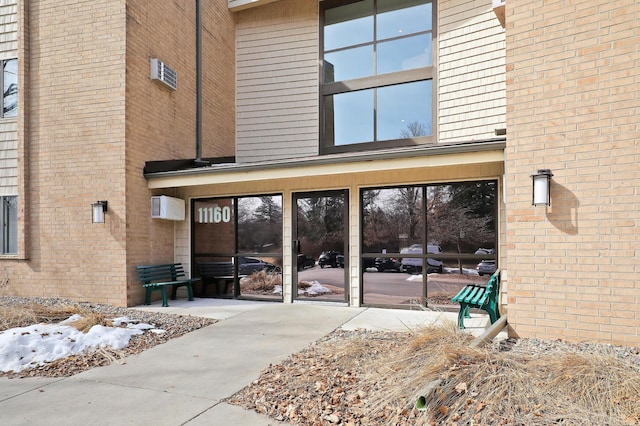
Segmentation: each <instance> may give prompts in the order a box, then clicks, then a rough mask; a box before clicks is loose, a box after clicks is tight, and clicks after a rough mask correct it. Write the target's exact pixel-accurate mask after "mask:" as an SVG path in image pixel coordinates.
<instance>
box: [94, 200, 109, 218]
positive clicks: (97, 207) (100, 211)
mask: <svg viewBox="0 0 640 426" xmlns="http://www.w3.org/2000/svg"><path fill="white" fill-rule="evenodd" d="M106 212H107V202H106V201H96V202H95V203H91V223H104V218H105V213H106Z"/></svg>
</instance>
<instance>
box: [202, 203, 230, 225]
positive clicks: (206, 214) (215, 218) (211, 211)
mask: <svg viewBox="0 0 640 426" xmlns="http://www.w3.org/2000/svg"><path fill="white" fill-rule="evenodd" d="M220 222H224V223H228V222H231V207H229V206H225V207H220V206H215V207H200V208H199V209H198V223H220Z"/></svg>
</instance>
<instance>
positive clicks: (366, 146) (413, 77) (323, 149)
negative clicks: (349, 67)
mask: <svg viewBox="0 0 640 426" xmlns="http://www.w3.org/2000/svg"><path fill="white" fill-rule="evenodd" d="M358 1H361V0H349V1H344V0H326V1H322V2H320V13H319V15H320V26H319V31H320V35H319V61H318V62H319V79H318V82H319V120H318V122H319V152H320V155H325V154H337V153H345V152H357V151H369V150H375V149H387V148H396V147H406V146H412V145H425V144H433V143H435V141H436V136H435V135H436V133H437V120H436V117H437V113H436V105H437V102H436V99H437V84H436V82H437V79H436V64H437V54H436V45H437V43H436V40H437V16H438V13H437V1H435V0H431V1H430V2H431V20H432V22H431V52H432V56H433V57H432V61H431V66H428V67H422V68H414V69H410V70H406V71H396V72H391V73H386V74H380V75H373V76H368V77H362V78H355V79H351V80H342V81H336V82H331V83H324V82H323V81H324V26H325V22H324V16H325V10H327V9H332V8H335V7H338V6H344V5H348V4H351V3H357V2H358ZM374 2H375V3H374V4H377V0H374ZM375 13H376V14H377V9H376V10H375ZM376 42H377V41H376V40H374V43H376ZM427 80H430V81H431V135H429V136H419V137H412V138H398V139H391V140H383V141H377V140H372V141H368V142H362V143H354V144H347V145H335V144H334V141H327V140H326V134H325V129H326V126H325V124H326V123H325V120H326V117H325V107H324V101H325V97H326V96H331V95H338V94H342V93H350V92H356V91H360V90H377V89H380V88H382V87H386V86H393V85H400V84H407V83H414V82H419V81H427ZM374 106H375V105H374ZM375 126H376V120H375V119H374V127H375ZM374 130H375V129H374Z"/></svg>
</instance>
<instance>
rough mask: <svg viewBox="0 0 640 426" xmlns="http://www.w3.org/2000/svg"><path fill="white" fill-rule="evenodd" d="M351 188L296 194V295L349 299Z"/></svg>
mask: <svg viewBox="0 0 640 426" xmlns="http://www.w3.org/2000/svg"><path fill="white" fill-rule="evenodd" d="M347 194H348V192H347V191H346V190H345V191H331V192H317V193H297V194H294V197H293V206H294V209H295V212H294V216H293V217H294V226H293V231H294V232H293V247H294V255H296V256H297V262H296V265H294V271H293V277H294V279H293V283H294V288H293V295H294V296H293V298H294V299H296V300H323V301H336V302H346V301H348V300H349V292H348V286H347V282H348V280H347V279H346V276H347V275H346V271H347V269H346V268H345V266H346V265H345V262H346V261H347V259H348V256H347V244H346V242H347V238H346V237H345V230H346V229H347V218H348V214H347V212H348V208H347V207H348V206H347V200H348V197H347Z"/></svg>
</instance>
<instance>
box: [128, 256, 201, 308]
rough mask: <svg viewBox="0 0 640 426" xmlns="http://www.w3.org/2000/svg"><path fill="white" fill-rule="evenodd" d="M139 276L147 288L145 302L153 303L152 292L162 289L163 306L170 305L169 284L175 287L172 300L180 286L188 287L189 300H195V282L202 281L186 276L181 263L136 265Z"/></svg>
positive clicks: (143, 285)
mask: <svg viewBox="0 0 640 426" xmlns="http://www.w3.org/2000/svg"><path fill="white" fill-rule="evenodd" d="M136 271H137V272H138V278H139V279H140V282H141V283H142V287H144V288H145V290H146V294H145V298H144V304H145V305H150V304H151V293H153V292H154V291H156V290H160V292H161V293H162V306H169V303H168V302H167V290H166V288H167V286H172V287H173V293H172V294H171V300H175V299H176V291H177V290H178V287H183V286H185V287H187V290H188V292H189V300H193V288H192V284H193V283H194V282H197V281H200V278H192V279H190V278H186V277H187V275H186V274H185V272H184V267H183V266H182V264H181V263H167V264H161V265H138V266H136Z"/></svg>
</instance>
